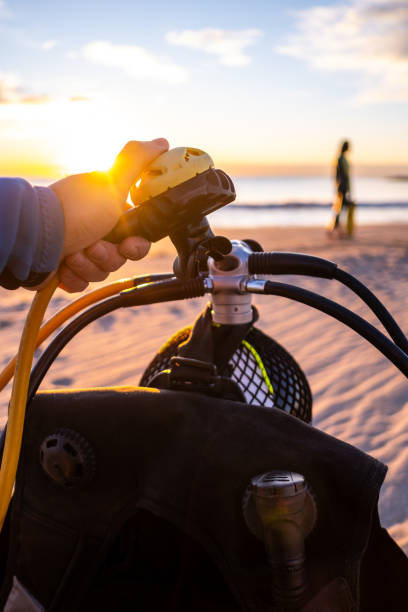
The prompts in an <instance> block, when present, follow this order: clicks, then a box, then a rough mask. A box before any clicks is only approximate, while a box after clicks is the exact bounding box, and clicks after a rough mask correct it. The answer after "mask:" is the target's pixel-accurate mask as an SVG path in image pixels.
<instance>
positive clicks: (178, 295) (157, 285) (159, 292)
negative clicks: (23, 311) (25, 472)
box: [0, 274, 204, 458]
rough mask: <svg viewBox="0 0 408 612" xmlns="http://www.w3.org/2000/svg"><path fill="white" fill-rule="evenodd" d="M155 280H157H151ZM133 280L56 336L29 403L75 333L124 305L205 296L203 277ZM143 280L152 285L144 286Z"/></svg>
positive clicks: (33, 379) (35, 374)
mask: <svg viewBox="0 0 408 612" xmlns="http://www.w3.org/2000/svg"><path fill="white" fill-rule="evenodd" d="M152 280H153V281H154V280H156V281H157V282H151V281H152ZM134 283H135V287H134V288H133V289H126V290H125V291H122V292H121V293H120V294H119V295H115V296H113V297H111V298H108V299H106V300H104V301H103V302H99V303H98V304H95V305H94V306H92V307H91V308H88V310H86V311H85V312H83V313H81V314H80V315H78V316H77V317H76V318H75V319H73V320H72V321H71V323H69V324H68V325H67V326H66V327H64V329H63V330H62V331H61V332H60V333H59V334H58V336H56V338H54V340H53V341H52V342H51V343H50V345H49V346H48V347H47V349H46V350H45V351H44V353H43V354H42V356H41V357H40V359H39V360H38V362H37V364H36V365H35V367H34V368H33V370H32V373H31V376H30V383H29V387H28V394H27V405H28V404H29V403H30V402H31V400H32V399H33V397H34V395H35V393H36V391H37V389H38V387H39V386H40V384H41V382H42V380H43V378H44V376H45V375H46V373H47V372H48V370H49V368H50V367H51V364H52V362H53V361H54V360H55V359H56V358H57V356H58V355H59V353H60V352H61V351H62V350H63V348H64V347H65V346H66V345H67V344H68V342H69V341H70V340H72V338H73V337H74V336H76V334H78V333H79V332H80V331H81V330H82V329H84V327H86V326H87V325H89V324H90V323H92V322H93V321H95V320H96V319H99V318H100V317H103V316H104V315H106V314H108V313H109V312H112V311H113V310H117V309H118V308H121V307H127V306H137V305H139V306H141V305H143V304H152V303H157V302H166V301H172V300H181V299H188V298H192V297H199V296H202V295H204V285H203V282H202V281H201V279H193V280H189V281H181V280H179V279H175V278H174V277H173V275H172V274H146V275H143V276H138V277H135V279H134ZM144 283H149V284H147V285H145V284H144ZM139 285H141V286H139ZM6 432H7V424H6V425H5V426H4V427H3V430H2V432H1V434H0V458H1V457H2V455H3V450H4V444H5V440H6Z"/></svg>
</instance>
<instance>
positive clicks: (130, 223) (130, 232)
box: [104, 208, 151, 244]
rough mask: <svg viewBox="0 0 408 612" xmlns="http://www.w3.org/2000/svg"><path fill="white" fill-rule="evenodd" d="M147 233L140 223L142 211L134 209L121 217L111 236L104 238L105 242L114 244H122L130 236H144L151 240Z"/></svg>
mask: <svg viewBox="0 0 408 612" xmlns="http://www.w3.org/2000/svg"><path fill="white" fill-rule="evenodd" d="M146 233H147V232H144V230H143V228H142V224H141V223H140V211H139V209H138V208H134V209H131V210H128V211H127V212H125V213H124V214H123V215H122V216H121V217H119V221H118V222H117V224H116V225H115V227H114V228H113V230H111V231H110V232H109V234H107V235H106V236H105V237H104V240H107V241H108V242H113V243H114V244H117V243H118V242H122V240H124V239H125V238H127V237H128V236H143V238H147V240H151V238H149V236H147V235H146Z"/></svg>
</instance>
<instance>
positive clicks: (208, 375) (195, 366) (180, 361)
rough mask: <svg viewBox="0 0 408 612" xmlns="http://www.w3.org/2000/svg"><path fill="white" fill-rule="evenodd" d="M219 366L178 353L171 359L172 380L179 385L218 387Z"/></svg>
mask: <svg viewBox="0 0 408 612" xmlns="http://www.w3.org/2000/svg"><path fill="white" fill-rule="evenodd" d="M218 379H219V377H218V376H217V366H216V365H215V364H213V363H209V362H208V361H201V360H200V359H190V358H188V357H180V356H178V355H176V356H175V357H172V358H171V359H170V382H171V383H173V384H175V385H176V386H177V387H180V386H184V385H186V386H194V387H197V386H199V387H201V386H205V387H208V386H210V387H216V383H217V380H218Z"/></svg>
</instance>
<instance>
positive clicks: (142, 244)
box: [119, 236, 150, 261]
mask: <svg viewBox="0 0 408 612" xmlns="http://www.w3.org/2000/svg"><path fill="white" fill-rule="evenodd" d="M149 249H150V242H148V241H147V240H146V239H145V238H142V237H141V236H128V238H125V239H124V240H122V242H121V243H120V244H119V252H120V254H121V255H123V257H125V258H126V259H132V260H133V261H136V260H138V259H142V257H145V255H147V254H148V252H149Z"/></svg>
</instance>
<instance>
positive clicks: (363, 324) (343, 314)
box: [264, 281, 408, 378]
mask: <svg viewBox="0 0 408 612" xmlns="http://www.w3.org/2000/svg"><path fill="white" fill-rule="evenodd" d="M264 293H265V294H267V295H279V296H281V297H286V298H288V299H291V300H295V301H296V302H301V303H302V304H306V305H308V306H312V307H313V308H316V309H317V310H320V311H322V312H324V313H326V314H328V315H330V316H331V317H334V318H335V319H337V320H338V321H340V322H341V323H344V324H345V325H347V326H348V327H351V329H354V331H356V332H357V333H358V334H360V336H362V337H363V338H365V339H366V340H368V342H370V343H371V344H372V345H373V346H375V347H376V348H377V349H378V350H379V351H380V352H381V353H382V354H383V355H385V357H387V359H389V360H390V361H391V362H392V363H393V364H394V365H395V366H396V367H397V368H398V369H399V370H400V371H401V372H402V373H403V374H404V375H405V376H406V377H407V378H408V356H407V355H406V354H405V353H404V351H402V350H401V349H400V348H399V347H398V346H396V345H395V344H394V343H393V342H392V341H391V340H390V339H389V338H387V336H384V334H382V333H381V332H380V331H378V329H376V328H375V327H374V326H373V325H371V323H368V322H367V321H365V320H364V319H362V318H361V317H359V316H358V315H356V314H355V313H354V312H352V311H351V310H349V309H348V308H344V306H340V304H337V303H336V302H333V301H332V300H329V299H328V298H325V297H323V296H321V295H319V294H318V293H313V291H308V290H307V289H303V288H302V287H295V286H294V285H288V284H286V283H278V282H274V281H266V283H265V288H264Z"/></svg>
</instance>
